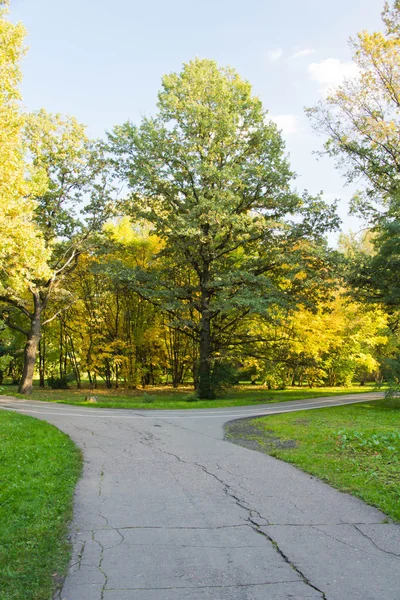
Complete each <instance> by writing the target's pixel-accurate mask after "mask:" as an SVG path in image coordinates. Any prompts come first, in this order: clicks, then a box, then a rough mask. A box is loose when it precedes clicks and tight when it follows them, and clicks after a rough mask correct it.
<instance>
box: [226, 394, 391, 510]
mask: <svg viewBox="0 0 400 600" xmlns="http://www.w3.org/2000/svg"><path fill="white" fill-rule="evenodd" d="M399 424H400V402H399V401H395V400H375V401H372V402H366V403H363V404H353V405H349V406H340V407H336V408H322V409H317V410H313V411H307V412H295V413H287V414H282V415H272V416H270V417H262V418H258V419H246V420H244V421H234V422H232V423H230V424H228V425H227V427H226V436H227V438H228V439H229V440H230V441H233V442H235V443H238V444H241V445H244V446H247V447H250V448H253V449H257V450H259V451H261V452H265V453H267V454H271V455H272V456H276V457H277V458H281V459H283V460H285V461H287V462H290V463H293V464H294V465H296V466H297V467H300V468H301V469H303V470H304V471H307V472H308V473H311V474H312V475H316V476H317V477H319V478H320V479H322V480H324V481H326V482H328V483H329V484H330V485H332V486H334V487H336V488H338V489H340V490H342V491H345V492H349V493H351V494H354V495H355V496H358V497H359V498H362V499H363V500H364V501H365V502H368V503H369V504H372V505H373V506H376V507H378V508H380V509H381V510H382V511H383V512H384V513H386V514H387V515H388V516H390V517H392V518H393V519H395V520H399V521H400V429H399Z"/></svg>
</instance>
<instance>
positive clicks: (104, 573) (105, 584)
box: [92, 531, 108, 600]
mask: <svg viewBox="0 0 400 600" xmlns="http://www.w3.org/2000/svg"><path fill="white" fill-rule="evenodd" d="M92 540H93V542H96V544H98V545H99V546H100V558H99V563H98V565H97V570H98V571H99V572H100V573H101V574H102V575H103V577H104V583H103V585H102V588H101V590H100V600H103V598H104V592H105V591H106V586H107V582H108V575H107V573H106V572H105V571H104V570H103V568H102V566H103V560H104V550H105V548H104V546H103V544H102V543H101V542H99V540H97V539H96V534H95V532H94V531H92Z"/></svg>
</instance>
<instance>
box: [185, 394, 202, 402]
mask: <svg viewBox="0 0 400 600" xmlns="http://www.w3.org/2000/svg"><path fill="white" fill-rule="evenodd" d="M183 400H184V401H185V402H198V401H199V398H198V396H197V394H195V393H192V394H188V395H187V396H184V397H183Z"/></svg>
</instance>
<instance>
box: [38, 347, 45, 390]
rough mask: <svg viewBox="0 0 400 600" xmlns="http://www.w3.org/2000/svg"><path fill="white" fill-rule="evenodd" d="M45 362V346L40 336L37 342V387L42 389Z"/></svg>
mask: <svg viewBox="0 0 400 600" xmlns="http://www.w3.org/2000/svg"><path fill="white" fill-rule="evenodd" d="M45 361H46V345H45V342H44V337H43V336H42V338H41V340H40V341H39V387H41V388H44V385H45V381H44V371H45Z"/></svg>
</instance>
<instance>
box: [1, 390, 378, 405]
mask: <svg viewBox="0 0 400 600" xmlns="http://www.w3.org/2000/svg"><path fill="white" fill-rule="evenodd" d="M4 389H5V391H4V393H5V394H7V395H13V396H16V397H19V398H26V396H21V395H20V394H18V393H17V388H16V386H5V387H4ZM372 391H374V386H373V384H371V385H366V386H360V385H355V386H352V387H347V388H345V387H336V388H329V387H326V388H313V389H309V388H305V387H304V388H294V387H293V388H288V389H286V390H283V391H281V390H268V389H266V388H264V387H262V386H254V385H240V386H236V387H235V388H233V389H231V390H229V391H228V392H226V393H225V394H224V395H223V396H222V397H221V398H217V399H216V400H198V401H196V402H193V401H190V399H192V398H193V390H192V388H189V387H182V388H178V389H176V390H174V389H173V388H171V387H166V386H159V387H149V388H147V389H146V390H145V391H144V392H143V390H127V389H122V388H120V389H117V390H115V389H112V390H107V389H104V388H101V389H98V390H95V391H94V392H93V394H94V395H95V396H97V398H98V402H97V403H96V404H91V403H88V402H86V400H85V396H87V395H88V393H89V390H88V389H82V390H77V389H69V390H51V389H50V388H47V387H46V388H43V389H40V388H39V387H37V385H36V386H34V389H33V393H32V395H31V396H30V398H31V399H32V400H41V401H45V402H59V403H64V404H73V405H76V406H90V407H92V408H141V409H150V410H154V409H157V410H165V409H191V408H224V407H229V406H247V405H254V404H266V403H268V402H287V401H290V400H302V399H303V398H318V397H321V396H338V395H342V394H356V393H362V392H364V393H365V392H372Z"/></svg>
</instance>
